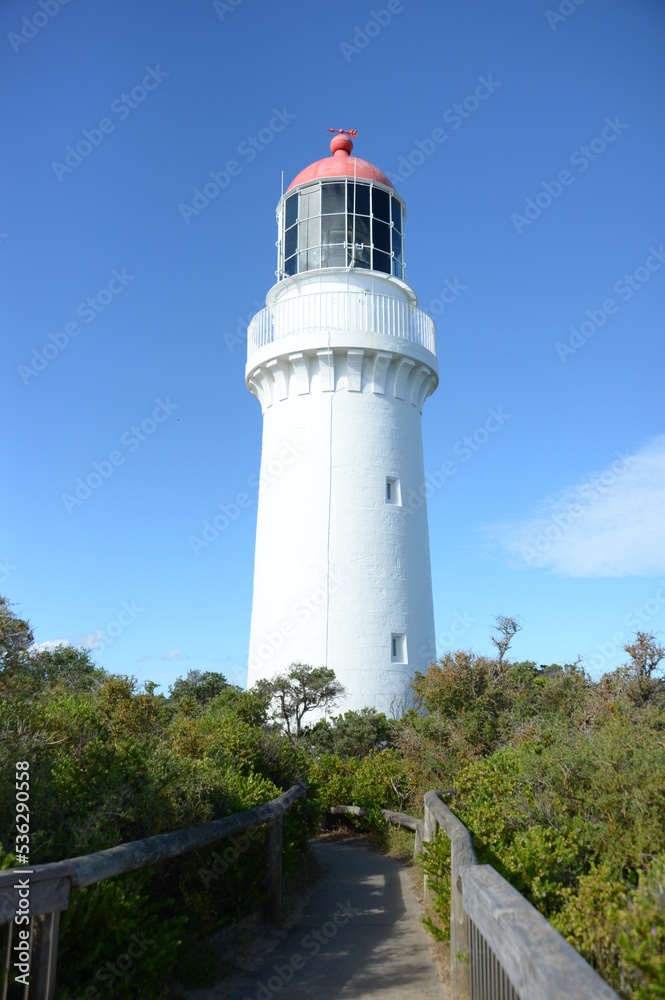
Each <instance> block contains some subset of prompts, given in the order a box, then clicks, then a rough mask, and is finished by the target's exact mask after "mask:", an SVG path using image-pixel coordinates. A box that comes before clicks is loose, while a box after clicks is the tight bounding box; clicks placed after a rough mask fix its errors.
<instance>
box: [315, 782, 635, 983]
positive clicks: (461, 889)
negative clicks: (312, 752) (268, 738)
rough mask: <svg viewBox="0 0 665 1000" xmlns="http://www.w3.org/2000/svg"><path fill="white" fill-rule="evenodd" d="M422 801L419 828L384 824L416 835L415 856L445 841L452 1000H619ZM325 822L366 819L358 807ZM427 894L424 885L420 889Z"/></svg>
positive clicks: (435, 801) (469, 842) (436, 805)
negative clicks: (439, 837)
mask: <svg viewBox="0 0 665 1000" xmlns="http://www.w3.org/2000/svg"><path fill="white" fill-rule="evenodd" d="M441 794H442V793H441V792H437V791H431V792H427V794H426V795H425V820H424V823H423V821H422V820H419V819H416V818H415V817H414V816H406V815H405V814H404V813H391V812H390V811H389V810H387V809H382V810H381V812H382V813H383V815H384V817H385V818H386V819H387V820H389V821H390V822H391V823H395V824H397V825H398V826H403V827H408V828H409V829H415V830H416V844H415V854H418V853H419V851H420V850H421V849H423V844H422V841H424V842H425V843H427V842H428V841H430V840H431V839H432V838H433V837H435V836H436V834H437V833H438V831H439V829H442V830H443V831H444V832H445V833H446V835H447V836H448V838H449V839H450V978H451V984H450V985H451V997H452V1000H563V998H565V1000H619V998H618V997H617V994H616V993H615V992H614V990H613V989H612V988H611V987H610V986H608V984H607V983H606V982H605V981H604V980H603V979H601V978H600V976H599V975H598V973H597V972H595V971H594V970H593V969H592V968H591V966H590V965H589V964H588V963H587V962H585V961H584V959H583V958H582V956H581V955H580V954H579V953H578V952H577V951H575V949H574V948H573V947H572V946H571V945H570V944H568V942H567V941H566V940H565V939H564V938H563V937H562V936H561V934H559V932H558V931H557V930H555V929H554V927H553V926H552V924H550V922H549V921H548V920H546V919H545V917H544V916H543V915H542V914H541V913H539V912H538V910H536V908H535V907H534V906H532V905H531V903H529V901H528V900H526V899H525V898H524V896H522V895H521V894H520V893H519V892H518V891H517V889H515V888H514V887H513V886H512V885H510V883H509V882H507V881H506V879H505V878H503V876H502V875H499V873H498V872H497V871H495V870H494V868H492V866H491V865H479V864H478V861H477V859H476V855H475V852H474V849H473V839H472V837H471V834H470V832H469V830H468V829H467V828H466V827H465V826H464V824H463V823H462V822H461V820H459V819H458V818H457V816H455V814H454V813H453V812H451V811H450V809H449V808H448V807H447V806H446V805H445V804H444V803H443V802H442V800H441ZM328 812H329V813H330V814H332V815H342V814H344V813H346V814H349V815H353V816H368V815H369V813H368V811H367V810H366V809H359V808H358V806H334V807H332V808H331V809H329V810H328ZM425 892H426V894H427V884H425Z"/></svg>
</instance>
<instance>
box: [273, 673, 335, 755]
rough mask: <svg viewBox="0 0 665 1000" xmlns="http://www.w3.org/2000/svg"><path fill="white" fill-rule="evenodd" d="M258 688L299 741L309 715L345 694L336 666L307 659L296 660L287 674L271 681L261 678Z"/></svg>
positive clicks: (292, 737) (279, 720)
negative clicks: (321, 665)
mask: <svg viewBox="0 0 665 1000" xmlns="http://www.w3.org/2000/svg"><path fill="white" fill-rule="evenodd" d="M254 691H255V692H256V693H257V694H258V695H259V697H262V698H265V699H266V700H267V702H268V703H269V704H270V705H271V709H272V718H273V719H274V720H275V722H276V723H277V725H278V726H280V727H281V728H282V729H283V730H284V732H285V733H286V734H287V736H288V737H289V739H290V740H292V741H293V742H294V743H296V744H297V743H298V740H299V739H300V734H301V732H302V721H303V718H304V717H305V715H307V713H308V712H314V711H316V710H317V709H326V708H329V707H330V706H332V705H334V704H335V702H336V701H337V699H338V698H339V697H341V695H343V694H344V688H343V686H342V685H341V684H340V682H339V681H338V680H336V678H335V672H334V670H330V668H329V667H310V666H309V665H308V664H303V663H292V664H291V666H290V667H289V669H288V671H287V672H286V673H285V674H278V675H277V676H276V677H273V679H272V680H271V681H268V680H260V681H258V683H257V684H256V685H255V687H254Z"/></svg>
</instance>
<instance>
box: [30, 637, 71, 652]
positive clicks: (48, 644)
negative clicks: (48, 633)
mask: <svg viewBox="0 0 665 1000" xmlns="http://www.w3.org/2000/svg"><path fill="white" fill-rule="evenodd" d="M68 645H69V641H68V640H67V639H46V640H45V641H44V642H33V644H32V646H31V647H30V649H31V651H32V652H33V653H41V652H42V651H43V650H48V651H50V650H52V649H57V648H58V646H68Z"/></svg>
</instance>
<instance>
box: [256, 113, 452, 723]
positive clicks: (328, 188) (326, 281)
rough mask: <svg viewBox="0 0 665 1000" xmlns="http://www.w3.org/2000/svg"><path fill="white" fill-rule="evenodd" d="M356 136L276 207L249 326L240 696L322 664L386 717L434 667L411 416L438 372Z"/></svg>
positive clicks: (417, 437) (385, 185)
mask: <svg viewBox="0 0 665 1000" xmlns="http://www.w3.org/2000/svg"><path fill="white" fill-rule="evenodd" d="M331 131H332V130H331ZM352 136H355V132H352V133H349V132H343V131H341V130H340V131H339V132H336V133H335V134H334V136H333V139H332V141H331V143H330V153H331V155H330V156H328V157H325V158H324V159H321V160H318V161H316V162H315V163H312V164H311V165H310V166H308V167H306V168H305V169H304V170H302V171H301V172H300V173H299V174H298V175H297V176H296V177H295V178H294V180H293V181H292V182H291V184H290V185H289V187H288V190H287V191H286V192H285V193H284V194H283V196H282V198H281V199H280V202H279V204H278V206H277V229H278V239H277V282H276V284H274V285H273V287H272V288H271V289H270V291H269V292H268V294H267V296H266V306H265V309H263V310H262V311H261V312H259V313H258V314H257V315H256V316H255V317H254V318H253V319H252V321H251V323H250V325H249V328H248V331H247V367H246V372H245V378H246V384H247V387H248V388H249V390H250V391H251V392H252V393H253V394H254V395H255V396H256V397H257V399H258V400H259V402H260V404H261V409H262V413H263V441H262V451H261V472H260V478H259V500H258V516H257V529H256V551H255V564H254V592H253V604H252V619H251V630H250V648H249V670H248V687H251V686H252V685H253V684H254V683H256V681H258V680H259V679H262V678H267V679H270V678H272V677H274V676H275V674H277V673H282V672H284V671H285V670H286V669H287V668H288V667H289V666H290V665H291V664H292V663H302V664H308V665H310V666H313V667H321V666H326V667H329V668H332V669H333V670H334V671H335V675H336V677H337V679H338V680H339V681H341V683H342V684H343V685H344V688H345V696H344V698H343V699H342V700H341V702H340V703H339V710H348V709H355V710H359V709H361V708H364V707H373V708H376V709H377V710H378V711H384V712H386V713H388V714H391V715H395V714H398V713H399V712H400V711H401V710H403V708H404V706H405V705H406V704H408V699H409V694H408V692H409V682H410V680H411V679H412V677H413V674H414V672H415V670H417V669H424V668H425V667H426V666H427V664H428V663H429V661H430V659H431V658H432V657H433V656H434V655H435V638H434V636H435V633H434V611H433V604H432V576H431V566H430V551H429V530H428V523H427V503H426V491H425V469H424V462H423V445H422V411H423V405H424V403H425V400H426V399H427V397H428V396H430V395H431V394H432V393H433V392H434V390H435V389H436V387H437V385H438V365H437V359H436V344H435V328H434V323H433V321H432V319H431V318H430V317H429V316H428V315H427V314H426V313H424V312H423V311H422V310H421V309H419V308H418V299H417V296H416V293H415V292H414V291H413V289H412V288H411V287H410V286H409V285H408V284H407V283H406V281H405V270H404V268H405V254H404V246H405V222H406V209H405V205H404V201H403V200H402V198H401V197H400V196H399V194H398V193H397V191H396V190H395V188H394V187H393V185H392V183H391V182H390V180H389V179H388V177H386V175H385V174H384V173H383V172H382V171H381V170H379V169H378V168H377V167H375V166H373V165H372V164H371V163H368V162H367V161H366V160H362V159H359V158H358V157H356V156H353V155H352V152H353V140H352Z"/></svg>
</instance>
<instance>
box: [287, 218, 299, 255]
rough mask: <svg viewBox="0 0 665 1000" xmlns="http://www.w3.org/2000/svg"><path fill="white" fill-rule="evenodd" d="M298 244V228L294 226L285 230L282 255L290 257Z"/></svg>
mask: <svg viewBox="0 0 665 1000" xmlns="http://www.w3.org/2000/svg"><path fill="white" fill-rule="evenodd" d="M297 246H298V230H297V228H296V227H295V226H292V227H291V229H287V230H286V236H285V237H284V256H285V257H287V258H288V257H291V256H292V255H293V254H294V253H295V252H296V249H297Z"/></svg>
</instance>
